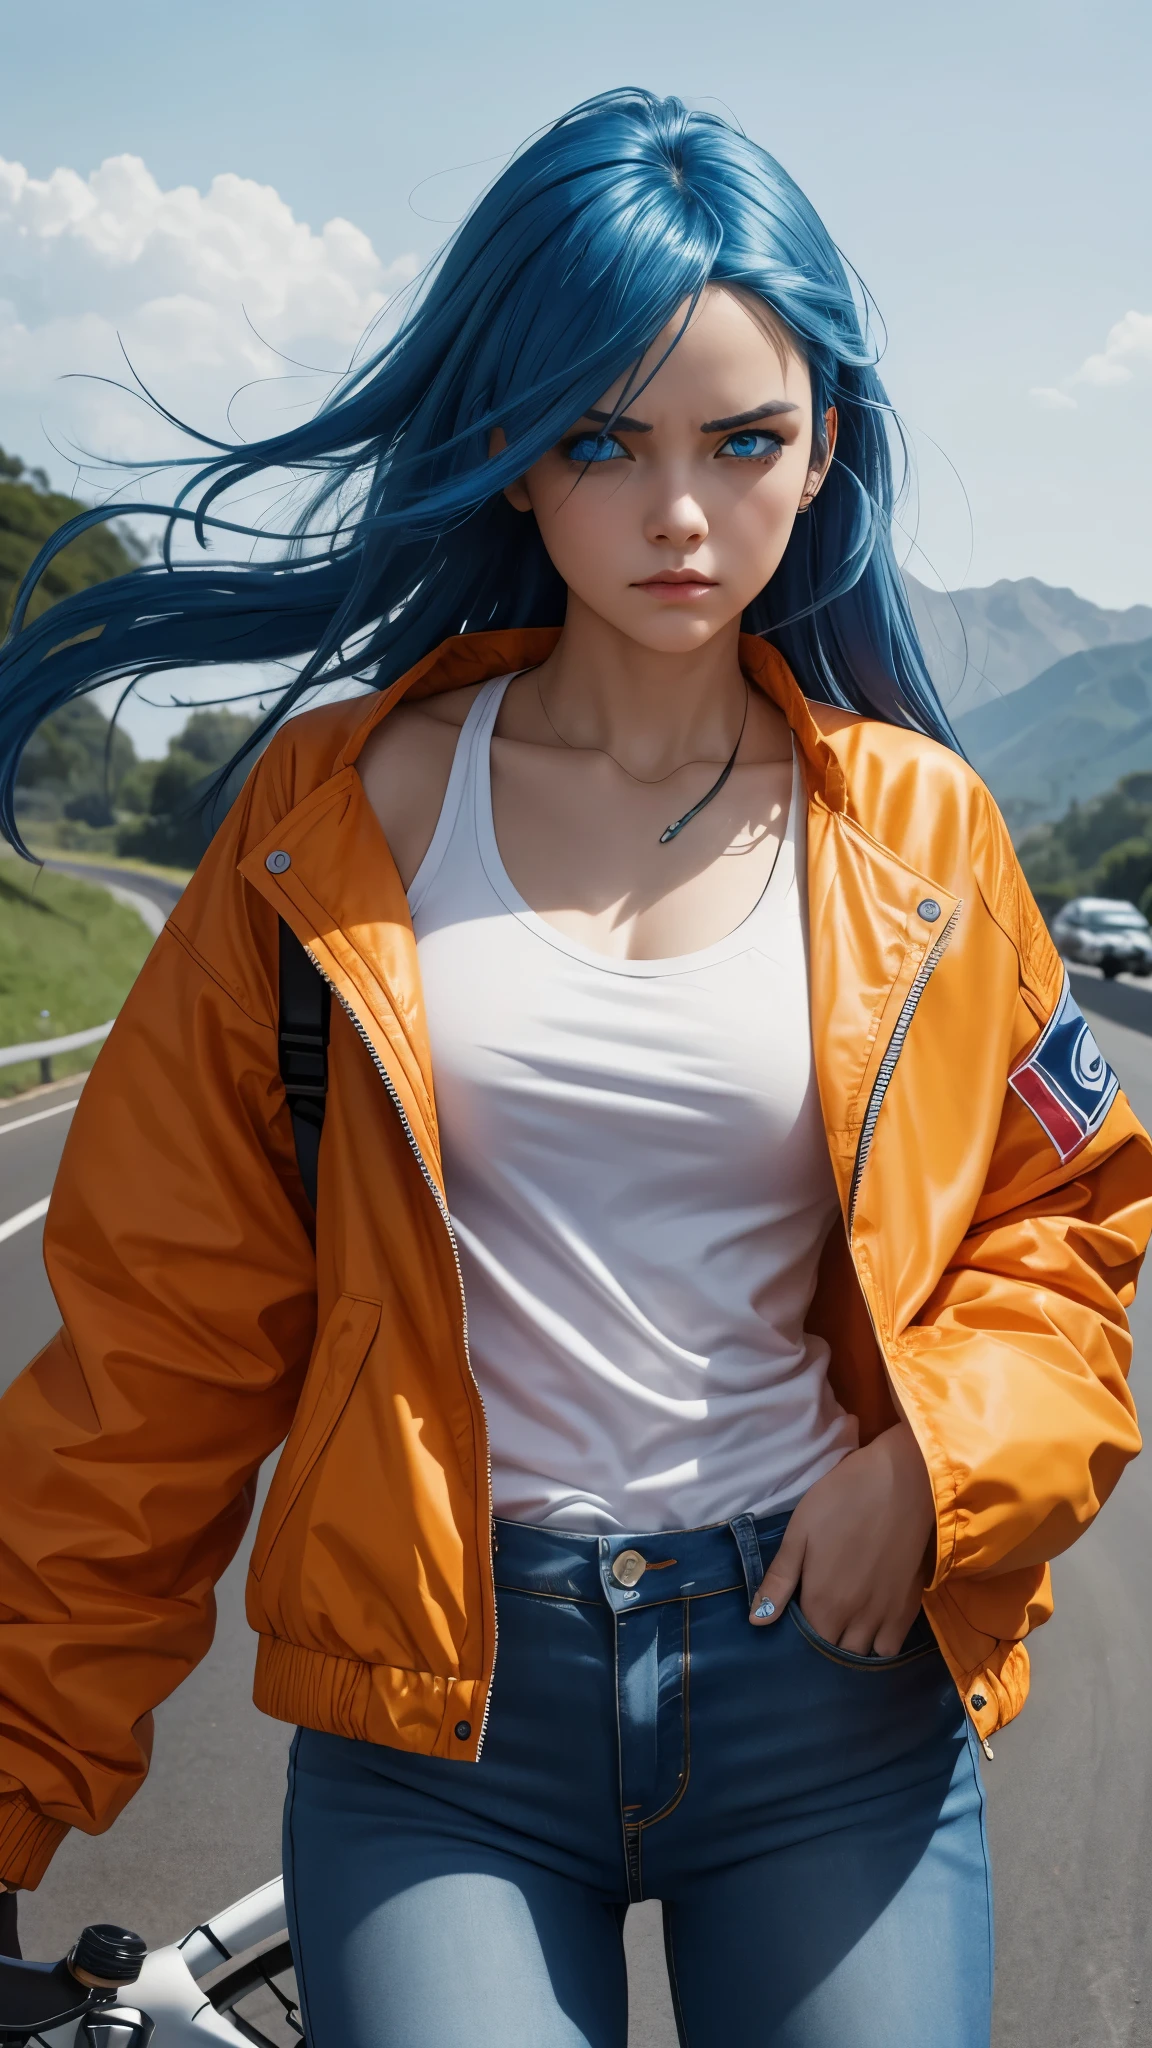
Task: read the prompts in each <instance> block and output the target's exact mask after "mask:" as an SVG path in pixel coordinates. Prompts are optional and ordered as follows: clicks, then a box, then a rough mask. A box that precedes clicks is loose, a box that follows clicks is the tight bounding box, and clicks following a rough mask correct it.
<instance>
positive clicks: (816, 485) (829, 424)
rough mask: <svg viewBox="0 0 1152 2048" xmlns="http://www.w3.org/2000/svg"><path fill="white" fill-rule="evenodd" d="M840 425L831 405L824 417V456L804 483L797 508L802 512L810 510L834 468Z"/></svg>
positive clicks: (834, 408)
mask: <svg viewBox="0 0 1152 2048" xmlns="http://www.w3.org/2000/svg"><path fill="white" fill-rule="evenodd" d="M838 424H839V423H838V420H837V416H836V407H835V406H834V405H830V406H829V407H828V410H827V412H826V413H825V415H824V454H823V456H822V457H821V459H820V460H819V461H818V462H813V463H812V465H811V467H810V468H809V471H808V475H807V477H806V478H805V482H804V492H803V496H802V497H801V499H800V503H799V505H798V507H797V510H798V511H800V512H806V511H807V510H808V507H809V505H810V504H811V503H812V500H813V498H814V497H815V496H816V493H817V491H818V490H819V489H820V486H821V484H822V483H823V481H824V479H825V477H826V476H827V474H828V471H829V470H830V469H831V467H832V457H833V456H834V455H835V453H836V428H837V425H838Z"/></svg>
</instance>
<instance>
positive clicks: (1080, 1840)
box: [0, 884, 1152, 2048]
mask: <svg viewBox="0 0 1152 2048" xmlns="http://www.w3.org/2000/svg"><path fill="white" fill-rule="evenodd" d="M134 886H135V884H134ZM140 886H142V884H141V885H140ZM1077 979H1078V984H1079V988H1078V992H1079V994H1080V996H1081V1000H1085V998H1087V999H1089V1000H1091V999H1092V997H1093V993H1094V992H1093V989H1092V985H1091V982H1090V981H1089V983H1088V985H1087V987H1085V985H1084V983H1083V981H1081V979H1080V977H1077ZM1141 993H1143V992H1141ZM1144 999H1145V1000H1146V1001H1147V1003H1148V1016H1149V1023H1150V1025H1152V992H1150V993H1149V994H1148V995H1147V996H1146V997H1145V998H1144ZM1093 1024H1094V1026H1095V1028H1096V1030H1097V1035H1098V1036H1099V1039H1100V1042H1101V1044H1102V1046H1103V1048H1104V1050H1105V1052H1106V1054H1107V1056H1108V1057H1109V1059H1110V1060H1111V1061H1112V1063H1113V1065H1114V1066H1115V1067H1116V1069H1117V1071H1118V1072H1119V1074H1120V1077H1121V1080H1122V1081H1123V1083H1124V1086H1125V1087H1126V1088H1127V1090H1128V1092H1129V1094H1130V1096H1131V1098H1132V1101H1133V1103H1134V1105H1135V1107H1136V1109H1137V1112H1138V1113H1139V1114H1141V1115H1142V1116H1143V1118H1144V1120H1145V1121H1146V1122H1150V1123H1152V1036H1150V1035H1146V1034H1144V1033H1141V1032H1139V1031H1135V1030H1132V1029H1130V1028H1129V1027H1128V1026H1127V1025H1125V1024H1123V1023H1118V1022H1116V1021H1114V1020H1113V1019H1111V1018H1108V1017H1103V1018H1102V1017H1097V1016H1094V1017H1093ZM76 1093H77V1086H76V1084H74V1083H70V1084H65V1085H64V1086H62V1087H61V1088H59V1089H56V1090H52V1091H44V1092H38V1093H37V1094H36V1095H34V1096H30V1097H25V1098H22V1099H21V1100H20V1102H19V1103H13V1104H10V1105H8V1106H7V1107H6V1108H5V1109H4V1111H3V1112H2V1113H0V1224H2V1223H3V1220H4V1219H5V1218H7V1217H10V1216H12V1215H13V1214H15V1213H17V1212H18V1211H20V1210H21V1209H24V1208H26V1207H28V1206H30V1205H31V1204H32V1203H33V1202H35V1201H36V1200H37V1199H38V1198H39V1197H41V1196H43V1195H45V1194H47V1193H48V1190H49V1188H50V1186H51V1182H52V1176H53V1173H54V1171H55V1167H56V1163H57V1160H58V1158H59V1153H60V1148H61V1145H62V1143H63V1139H64V1134H65V1131H66V1129H67V1126H68V1122H69V1117H68V1114H67V1110H66V1107H65V1105H67V1103H69V1102H70V1101H71V1100H73V1099H74V1098H75V1095H76ZM49 1109H51V1110H53V1111H56V1110H59V1111H60V1112H61V1113H58V1114H52V1115H50V1116H41V1120H39V1121H37V1122H35V1123H28V1124H24V1125H23V1127H22V1128H16V1126H17V1125H18V1124H19V1123H20V1120H21V1119H22V1118H24V1117H27V1116H29V1115H31V1114H37V1115H38V1116H39V1115H40V1113H41V1112H43V1111H44V1110H49ZM40 1234H41V1227H40V1225H39V1224H35V1225H32V1226H30V1227H27V1228H25V1229H23V1230H22V1231H20V1232H18V1233H17V1234H16V1235H15V1236H13V1237H10V1238H8V1239H6V1240H2V1241H0V1299H2V1300H3V1303H4V1309H5V1313H4V1316H3V1319H2V1322H0V1385H6V1384H7V1382H8V1380H9V1379H10V1378H11V1377H12V1376H13V1375H14V1374H15V1373H16V1372H17V1371H18V1370H19V1369H20V1368H21V1366H22V1365H23V1364H24V1363H25V1361H26V1359H27V1358H28V1357H30V1356H31V1355H32V1353H33V1352H34V1351H35V1349H36V1348H37V1346H38V1345H39V1344H40V1343H42V1342H43V1341H44V1339H45V1338H46V1337H47V1336H49V1335H50V1334H51V1331H52V1329H53V1327H54V1324H55V1312H54V1305H53V1302H52V1297H51V1294H50V1291H49V1289H48V1285H47V1282H46V1280H45V1278H44V1274H43V1270H42V1267H41V1263H40ZM1134 1322H1135V1327H1136V1332H1137V1357H1136V1365H1135V1369H1134V1381H1135V1385H1136V1388H1137V1395H1138V1398H1139V1396H1140V1391H1141V1388H1142V1386H1144V1387H1146V1385H1147V1382H1148V1380H1149V1377H1150V1368H1149V1360H1150V1359H1152V1286H1150V1287H1149V1288H1148V1290H1147V1292H1146V1294H1145V1296H1144V1298H1143V1300H1142V1301H1140V1302H1138V1304H1137V1307H1136V1311H1135V1315H1134ZM1150 1555H1152V1458H1150V1459H1148V1460H1141V1461H1139V1462H1138V1463H1137V1464H1136V1465H1135V1466H1134V1467H1133V1468H1132V1470H1131V1471H1130V1472H1129V1474H1128V1475H1127V1476H1126V1478H1125V1480H1124V1482H1123V1484H1122V1485H1121V1487H1120V1489H1119V1492H1118V1494H1117V1495H1116V1497H1115V1499H1114V1500H1113V1501H1112V1502H1111V1503H1110V1504H1109V1506H1108V1507H1107V1509H1106V1510H1105V1512H1104V1513H1103V1515H1102V1516H1101V1517H1100V1520H1099V1521H1098V1522H1097V1524H1096V1526H1095V1527H1094V1528H1093V1529H1092V1530H1091V1531H1090V1533H1089V1534H1088V1536H1086V1537H1085V1538H1084V1540H1083V1542H1082V1543H1080V1544H1079V1545H1078V1546H1077V1547H1076V1549H1075V1550H1074V1551H1073V1552H1072V1553H1071V1554H1070V1555H1069V1556H1068V1557H1067V1558H1065V1559H1063V1560H1061V1561H1060V1562H1059V1563H1058V1565H1057V1567H1056V1601H1057V1611H1056V1617H1055V1619H1054V1621H1053V1622H1052V1623H1051V1624H1050V1626H1049V1627H1047V1628H1045V1629H1044V1630H1042V1631H1041V1632H1040V1633H1039V1634H1038V1636H1037V1637H1036V1639H1035V1642H1034V1645H1033V1665H1034V1680H1035V1683H1034V1691H1033V1697H1032V1701H1031V1703H1030V1705H1029V1707H1028V1709H1027V1710H1026V1712H1025V1714H1024V1715H1023V1717H1022V1718H1021V1719H1020V1721H1018V1722H1017V1723H1016V1724H1015V1725H1014V1726H1013V1727H1011V1728H1009V1729H1007V1730H1006V1731H1004V1732H1003V1733H1002V1734H1001V1735H1000V1736H999V1737H998V1738H997V1740H996V1743H995V1745H994V1747H995V1752H996V1754H995V1761H994V1762H993V1763H991V1764H988V1765H987V1766H986V1767H985V1775H986V1780H987V1785H988V1792H989V1806H990V1815H991V1832H992V1845H993V1865H994V1872H995V1884H996V1896H997V1914H996V1918H997V1943H998V1964H997V1987H998V1988H997V2020H996V2034H995V2040H996V2044H997V2048H1144V2044H1147V2043H1149V2042H1152V1913H1150V1911H1149V1901H1150V1899H1152V1713H1150V1712H1149V1703H1150V1701H1152V1573H1150V1572H1149V1570H1148V1559H1149V1557H1150ZM242 1594H243V1560H242V1558H241V1559H238V1560H237V1562H236V1564H234V1565H233V1567H232V1569H231V1570H230V1571H229V1573H228V1574H227V1575H226V1577H225V1579H224V1580H223V1582H222V1583H221V1586H220V1593H219V1624H218V1628H217V1635H216V1641H215V1644H214V1646H213V1649H212V1652H211V1654H210V1656H209V1657H208V1658H207V1659H206V1660H205V1662H204V1664H203V1665H202V1666H201V1668H200V1670H199V1671H198V1672H197V1673H196V1674H195V1675H194V1676H193V1677H192V1678H191V1679H190V1680H189V1681H188V1682H187V1683H186V1684H185V1685H184V1686H183V1687H182V1688H181V1690H180V1691H179V1692H178V1693H177V1694H176V1695H175V1696H174V1698H173V1699H172V1700H170V1701H169V1702H168V1703H167V1704H166V1705H165V1706H164V1707H162V1708H161V1710H160V1712H159V1713H158V1715H157V1725H156V1749H155V1760H154V1764H153V1769H152V1773H151V1776H150V1778H149V1780H148V1782H147V1784H146V1785H145V1787H144V1789H143V1791H142V1792H141V1793H140V1794H139V1796H138V1797H137V1798H136V1800H135V1801H134V1802H133V1804H132V1805H131V1806H130V1807H129V1808H128V1810H127V1812H126V1813H125V1815H124V1816H123V1818H122V1819H121V1820H120V1821H119V1822H118V1823H117V1826H116V1828H115V1829H114V1830H113V1832H112V1833H111V1834H109V1835H106V1836H104V1837H101V1838H97V1839H91V1838H89V1837H86V1836H83V1835H79V1834H73V1835H71V1836H70V1837H69V1838H68V1840H67V1842H66V1843H65V1845H64V1847H63V1848H62V1849H61V1851H60V1853H59V1855H58V1856H57V1858H56V1860H55V1862H54V1863H53V1865H52V1868H51V1871H50V1873H49V1875H48V1877H47V1878H46V1879H45V1882H44V1884H43V1885H42V1887H41V1888H40V1890H39V1891H38V1892H36V1893H34V1894H30V1895H27V1896H26V1897H25V1898H24V1899H23V1900H22V1902H21V1925H22V1931H23V1937H24V1943H25V1951H26V1953H28V1954H35V1955H42V1956H48V1955H52V1954H59V1953H61V1952H62V1951H63V1949H64V1948H65V1947H66V1946H67V1945H68V1943H69V1942H70V1941H71V1940H72V1939H73V1937H74V1935H75V1933H76V1931H77V1930H78V1928H79V1927H80V1926H82V1925H83V1924H84V1922H85V1921H87V1920H93V1919H116V1920H120V1921H122V1922H124V1923H126V1924H127V1925H129V1926H136V1927H138V1928H139V1929H140V1931H141V1932H142V1933H143V1934H145V1935H146V1936H147V1937H148V1939H149V1940H150V1941H153V1942H155V1941H159V1940H165V1939H168V1938H170V1937H171V1936H173V1935H175V1934H178V1933H180V1932H182V1931H183V1930H184V1929H185V1928H186V1927H188V1926H190V1925H191V1924H192V1923H193V1922H195V1921H196V1920H198V1919H200V1918H202V1917H203V1916H204V1915H205V1914H207V1913H210V1912H211V1911H213V1910H214V1909H216V1908H218V1907H219V1906H220V1905H221V1904H222V1903H225V1902H226V1901H228V1900H229V1899H232V1898H235V1897H237V1896H238V1895H239V1894H241V1893H242V1892H243V1891H245V1890H247V1889H249V1888H251V1887H252V1886H254V1885H256V1884H259V1883H262V1882H263V1881H264V1880H265V1879H266V1878H268V1877H270V1876H272V1875H273V1874H274V1873H275V1872H276V1870H277V1869H278V1868H279V1843H278V1827H279V1807H280V1799H281V1794H282V1787H283V1777H284V1761H285V1751H286V1748H287V1743H288V1730H287V1729H285V1728H281V1727H280V1726H278V1725H277V1724H276V1723H274V1722H272V1721H269V1720H267V1719H265V1717H264V1716H262V1715H260V1714H258V1713H257V1712H256V1711H255V1709H254V1708H253V1706H252V1705H251V1701H250V1698H249V1687H250V1679H251V1666H252V1651H251V1639H250V1637H249V1636H248V1633H247V1629H246V1627H245V1624H244V1619H243V1605H242ZM628 1935H629V1947H630V1964H631V1973H632V1983H633V1992H634V2016H633V2026H632V2033H631V2041H630V2048H675V2043H676V2036H675V2029H674V2026H673V2024H672V2019H671V2013H670V2010H669V2006H668V1998H667V1990H666V1986H665V1983H664V1978H663V1957H662V1952H661V1945H660V1934H659V1912H658V1908H656V1907H651V1906H645V1907H641V1908H638V1909H636V1910H635V1911H634V1912H633V1913H632V1914H631V1915H630V1917H629V1928H628ZM734 2048H736V2044H734ZM899 2048H904V2044H899ZM908 2048H913V2044H908Z"/></svg>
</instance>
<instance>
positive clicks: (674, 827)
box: [536, 676, 752, 846]
mask: <svg viewBox="0 0 1152 2048" xmlns="http://www.w3.org/2000/svg"><path fill="white" fill-rule="evenodd" d="M536 695H537V697H538V699H539V702H540V709H541V711H542V712H543V713H544V716H545V718H546V719H547V720H548V723H549V725H550V726H551V727H552V730H553V732H554V733H555V735H556V737H557V739H558V740H559V742H560V744H561V746H562V747H567V748H568V751H569V753H573V754H589V753H591V754H608V759H609V760H610V761H612V762H614V763H615V765H616V767H617V768H619V770H620V773H621V775H626V776H627V777H628V780H629V781H630V782H639V783H642V784H643V786H644V788H645V789H656V788H658V786H659V785H660V783H662V782H670V781H671V779H672V777H673V776H674V775H679V773H680V768H682V767H683V766H684V765H685V764H684V763H683V762H681V763H680V768H670V769H669V770H668V773H667V775H633V773H632V770H631V769H630V768H625V766H624V763H623V761H617V760H616V756H615V754H609V753H608V749H607V747H574V746H573V744H572V741H571V740H566V739H565V737H564V735H563V733H562V732H561V731H560V728H559V726H558V725H556V724H555V723H554V721H553V719H552V717H551V715H550V713H549V710H548V706H547V705H546V703H545V702H544V693H543V691H542V690H541V688H540V678H539V676H537V678H536ZM751 701H752V692H751V690H750V688H749V686H748V678H747V676H745V678H744V716H743V718H742V719H741V720H740V730H739V732H738V733H737V735H736V745H735V746H734V747H733V749H732V752H731V753H730V754H729V756H728V759H727V760H726V761H725V763H724V766H723V767H722V769H721V770H720V773H719V775H718V776H717V777H716V780H715V782H714V783H713V784H712V787H711V789H710V790H708V792H707V793H706V795H704V796H702V797H701V799H700V801H699V803H698V804H693V806H692V808H691V810H690V811H685V813H684V815H683V817H682V818H676V819H674V821H673V823H672V824H671V825H666V826H665V827H664V830H663V832H662V833H661V834H660V839H659V844H660V845H661V846H668V845H669V844H670V842H671V841H672V840H673V839H675V838H677V837H678V835H679V834H680V833H681V832H682V831H683V830H684V827H685V825H690V824H691V823H692V820H693V818H698V817H699V815H700V813H701V811H702V810H703V809H704V807H705V805H706V804H710V803H711V801H712V799H713V797H714V796H719V794H720V791H721V790H722V789H723V787H724V784H725V783H726V782H727V780H728V777H729V776H730V775H731V773H732V770H733V769H734V767H735V766H736V756H737V754H738V753H739V752H740V742H741V740H742V739H743V738H744V728H745V726H746V725H747V723H748V706H749V704H750V703H751Z"/></svg>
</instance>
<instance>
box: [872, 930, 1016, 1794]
mask: <svg viewBox="0 0 1152 2048" xmlns="http://www.w3.org/2000/svg"><path fill="white" fill-rule="evenodd" d="M963 907H964V906H963V904H962V903H958V904H957V905H956V908H955V910H954V911H953V912H952V915H951V917H950V918H949V919H948V922H947V924H946V925H945V926H944V929H943V931H942V932H941V934H940V937H939V938H938V939H937V940H936V943H935V945H933V946H930V947H929V949H928V951H927V953H925V955H924V958H923V960H922V961H921V962H920V966H919V968H918V969H917V971H916V976H915V979H914V980H913V983H912V986H911V988H910V989H909V991H908V993H907V995H906V996H905V998H904V1001H903V1002H902V1004H901V1005H900V1015H899V1016H898V1017H897V1019H896V1023H895V1027H894V1029H893V1032H892V1036H891V1038H890V1039H889V1040H888V1047H887V1050H886V1052H885V1054H884V1057H883V1059H882V1060H881V1062H880V1069H879V1072H878V1073H877V1075H876V1079H875V1081H874V1082H873V1083H872V1093H871V1094H870V1095H869V1097H868V1108H867V1111H866V1113H865V1117H864V1122H863V1124H862V1125H861V1128H860V1141H859V1143H858V1145H857V1147H856V1160H855V1164H854V1165H853V1168H852V1186H851V1189H850V1191H849V1195H848V1255H849V1257H850V1258H851V1260H852V1264H853V1266H854V1267H856V1255H855V1252H854V1251H853V1249H852V1226H853V1224H854V1222H855V1220H856V1196H857V1193H858V1191H859V1187H860V1180H861V1176H862V1174H863V1172H864V1168H865V1165H866V1164H867V1160H868V1154H869V1152H870V1151H871V1149H872V1139H873V1137H874V1135H875V1131H876V1123H877V1119H878V1118H879V1115H880V1109H881V1105H882V1103H883V1101H884V1097H885V1095H886V1094H887V1092H888V1083H889V1082H890V1081H891V1079H892V1076H893V1074H894V1073H895V1071H896V1062H897V1060H898V1059H899V1058H900V1054H901V1053H902V1052H903V1050H904V1040H905V1039H906V1038H907V1036H908V1027H909V1025H910V1024H911V1022H912V1019H913V1017H914V1016H915V1015H916V1007H917V1004H918V1003H919V1001H920V998H921V996H922V995H923V993H924V991H925V989H926V988H927V986H928V983H929V981H930V980H931V977H932V974H933V971H934V969H935V968H936V967H937V965H938V964H939V962H940V960H941V958H942V957H943V954H944V952H945V950H946V949H947V946H948V942H949V940H950V939H951V937H952V934H953V932H954V931H955V929H956V920H957V919H958V917H959V915H960V912H961V910H962V909H963ZM856 1278H857V1281H858V1282H859V1285H860V1293H861V1297H862V1299H863V1302H864V1306H865V1308H866V1310H867V1312H868V1320H869V1322H870V1323H871V1325H872V1334H873V1336H874V1337H875V1339H876V1349H877V1350H878V1352H879V1353H880V1356H881V1358H882V1359H883V1361H884V1368H885V1371H886V1372H887V1373H888V1374H889V1376H891V1371H892V1368H891V1366H890V1365H889V1364H888V1359H887V1356H886V1354H885V1351H884V1346H883V1344H882V1343H881V1341H880V1332H879V1330H878V1329H877V1328H876V1318H875V1316H874V1315H873V1314H872V1304H871V1302H870V1301H869V1299H868V1290H867V1288H866V1287H865V1286H864V1283H863V1281H862V1280H860V1272H859V1268H858V1267H856ZM967 1706H968V1702H967V1700H965V1701H964V1707H965V1711H967ZM979 1740H980V1747H981V1748H982V1750H983V1751H984V1754H985V1756H986V1757H987V1758H988V1761H989V1763H991V1761H992V1745H991V1743H990V1742H989V1740H988V1737H987V1736H986V1735H981V1736H980V1738H979Z"/></svg>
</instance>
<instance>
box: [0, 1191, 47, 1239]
mask: <svg viewBox="0 0 1152 2048" xmlns="http://www.w3.org/2000/svg"><path fill="white" fill-rule="evenodd" d="M47 1214H48V1196H47V1195H45V1197H44V1199H43V1201H42V1202H33V1204H32V1207H31V1208H30V1209H21V1211H20V1214H19V1215H18V1216H10V1217H9V1218H8V1221H7V1223H0V1243H2V1242H3V1240H4V1239H5V1238H6V1237H15V1235H16V1232H17V1231H18V1230H23V1229H24V1228H25V1226H26V1225H27V1224H29V1223H39V1221H40V1218H41V1216H46V1215H47Z"/></svg>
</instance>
